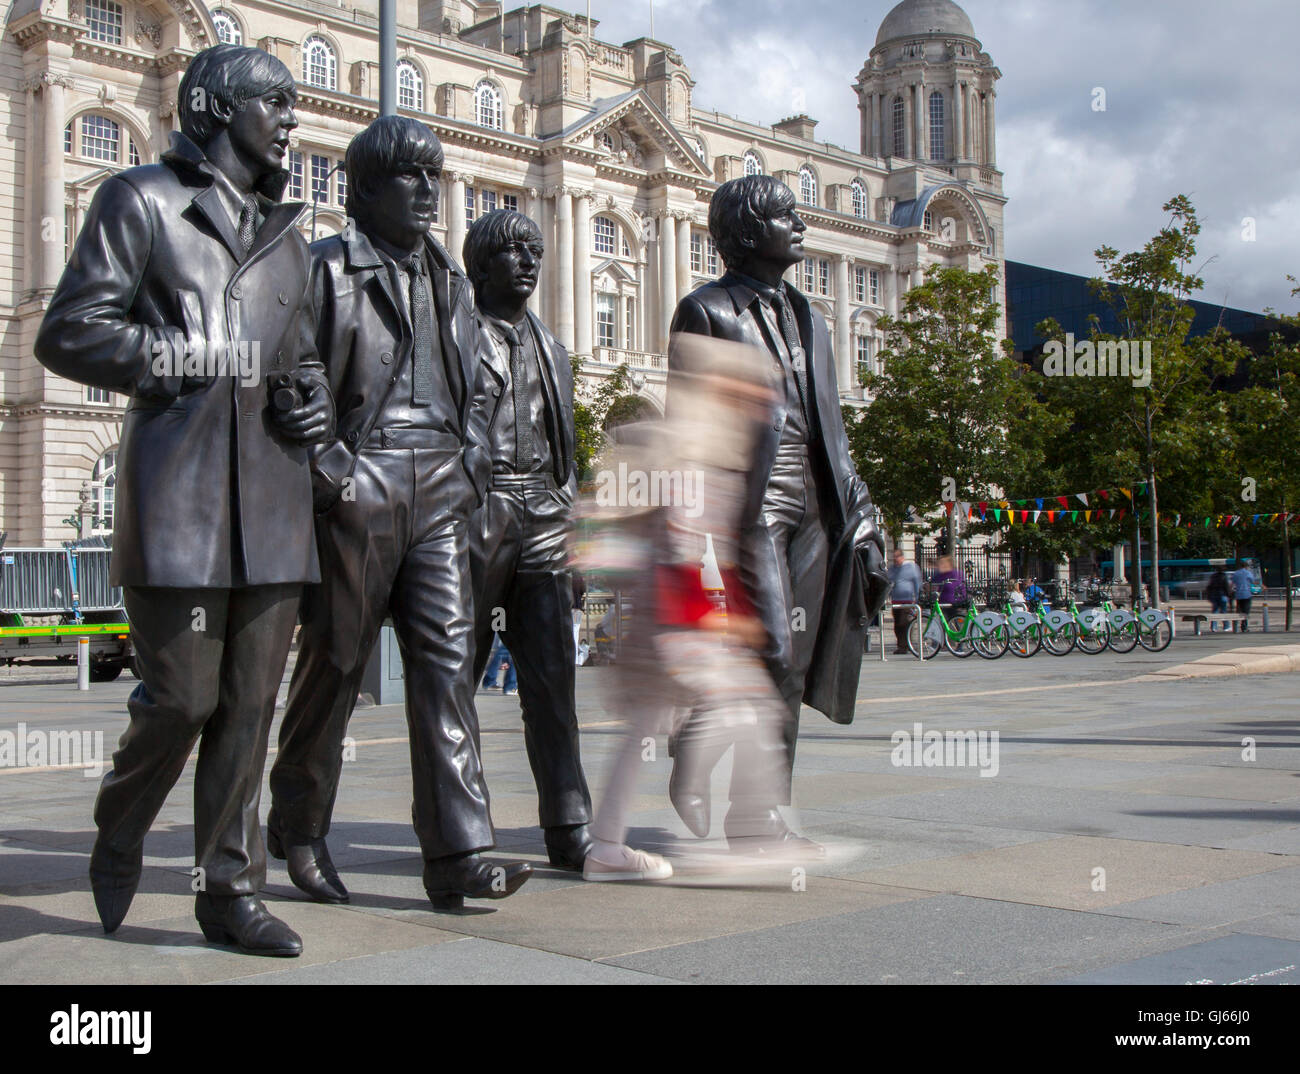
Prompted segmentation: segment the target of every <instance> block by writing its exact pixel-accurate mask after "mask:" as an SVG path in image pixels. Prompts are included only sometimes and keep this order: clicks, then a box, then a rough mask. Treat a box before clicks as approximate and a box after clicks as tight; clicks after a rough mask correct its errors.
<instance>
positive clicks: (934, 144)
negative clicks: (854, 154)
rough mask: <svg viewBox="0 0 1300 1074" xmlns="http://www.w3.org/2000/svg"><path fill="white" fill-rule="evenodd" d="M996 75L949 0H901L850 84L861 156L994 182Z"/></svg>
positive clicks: (968, 23) (996, 179)
mask: <svg viewBox="0 0 1300 1074" xmlns="http://www.w3.org/2000/svg"><path fill="white" fill-rule="evenodd" d="M1001 77H1002V72H1001V71H999V70H998V69H997V68H996V67H995V66H994V65H993V61H992V59H990V58H989V56H988V54H987V53H985V52H984V51H982V46H981V45H980V42H979V39H978V38H976V36H975V27H974V26H973V25H972V24H971V21H970V17H969V16H968V15H967V14H966V12H964V11H963V10H962V9H961V8H960V7H958V6H957V5H956V4H955V3H953V0H903V2H902V3H901V4H898V5H897V6H896V7H895V8H894V9H893V10H892V11H890V13H889V14H888V15H886V16H885V20H884V22H882V23H881V24H880V33H879V34H877V36H876V47H875V48H873V49H872V50H871V57H870V58H869V59H868V60H867V62H866V64H865V66H864V67H863V68H862V72H861V73H860V74H859V75H858V81H857V82H856V83H855V85H854V88H855V89H856V90H857V93H858V108H859V110H860V112H861V114H862V152H863V154H864V155H865V156H871V157H880V158H887V159H891V161H898V162H900V163H901V162H903V161H908V162H916V163H920V164H928V165H938V166H941V167H943V168H944V170H945V171H947V172H949V173H950V174H951V175H953V176H955V177H957V178H963V179H971V180H973V181H981V182H982V185H984V186H996V187H999V188H1000V186H1001V174H1000V173H999V172H997V153H996V149H995V147H996V144H997V128H996V122H995V118H994V101H995V99H996V97H997V90H996V88H995V84H996V82H997V80H998V79H999V78H1001Z"/></svg>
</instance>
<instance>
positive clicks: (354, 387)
mask: <svg viewBox="0 0 1300 1074" xmlns="http://www.w3.org/2000/svg"><path fill="white" fill-rule="evenodd" d="M424 255H425V264H426V265H427V266H428V272H429V278H430V281H431V284H432V287H431V289H432V291H433V308H434V313H435V316H436V317H437V322H438V332H439V336H440V339H441V343H442V349H443V352H444V353H445V355H446V356H447V358H448V363H449V364H450V365H451V367H452V368H453V369H455V368H459V371H460V377H459V379H460V384H459V385H453V391H455V392H457V393H458V394H457V402H458V404H459V417H460V429H461V436H462V439H463V440H465V442H466V448H465V459H464V466H465V470H466V472H467V473H468V474H469V477H470V480H471V481H473V483H474V487H475V490H476V491H477V492H478V496H479V499H480V500H481V499H482V497H483V495H484V493H485V490H486V487H487V474H488V470H489V468H490V460H488V458H487V453H486V452H485V451H484V450H483V449H482V447H481V446H480V443H479V441H477V440H475V439H474V438H473V437H472V435H471V433H472V432H473V430H474V429H476V428H477V427H478V425H477V422H476V421H475V420H474V418H473V417H472V415H471V410H472V408H473V407H474V405H475V391H474V388H475V381H476V379H477V378H478V377H479V375H480V372H479V354H480V352H481V351H483V350H484V349H486V348H487V347H488V346H489V344H488V343H487V342H486V341H484V340H482V339H481V338H480V335H479V326H478V321H477V319H476V317H475V315H474V292H473V289H472V288H471V287H470V285H469V281H468V280H467V279H466V278H465V274H464V273H463V272H461V270H460V268H459V267H458V266H457V265H456V262H455V261H454V260H453V259H452V257H451V255H450V254H449V253H448V252H447V250H446V249H445V248H444V247H443V246H442V244H441V243H439V242H438V241H437V240H436V239H434V238H433V236H432V235H426V236H425V246H424ZM311 256H312V283H311V294H312V298H311V306H312V310H313V316H314V317H315V319H316V341H317V344H318V348H319V351H320V353H321V354H322V355H324V356H325V360H326V362H327V369H326V375H327V376H328V378H329V384H330V390H331V392H332V393H333V395H334V405H335V413H336V422H337V436H336V437H335V438H334V439H332V440H327V441H325V442H324V443H322V444H318V445H316V446H315V447H313V448H312V452H311V455H312V471H313V472H312V479H313V481H314V482H315V484H316V488H317V508H318V510H323V509H324V508H326V507H328V506H329V504H330V503H332V502H333V499H334V498H336V497H337V496H338V494H339V491H340V485H341V483H342V481H343V479H344V478H345V477H347V476H348V474H349V473H351V469H352V459H353V455H354V454H355V452H356V450H357V448H358V447H359V446H360V444H361V443H362V442H363V440H364V439H365V434H366V432H367V430H368V429H369V428H370V426H371V425H372V424H373V422H374V419H375V418H376V417H377V415H378V413H379V412H380V409H381V408H382V407H383V404H384V399H385V397H386V396H387V394H388V388H389V385H390V383H392V382H393V381H394V380H395V378H396V377H397V376H398V373H399V371H400V370H401V369H402V367H403V365H404V364H405V363H406V362H409V361H410V360H411V347H412V345H413V344H414V335H413V332H412V329H411V319H410V316H409V315H408V314H407V313H406V306H405V304H404V303H403V300H402V296H401V295H398V294H395V293H394V292H393V285H392V281H391V279H390V278H389V274H388V268H387V266H386V265H385V264H384V261H383V259H382V258H381V257H380V255H379V253H378V252H377V251H376V250H375V247H374V244H373V243H371V241H370V240H369V239H368V238H367V237H366V235H365V233H364V232H362V231H361V230H360V229H359V228H357V227H356V225H355V224H353V225H352V226H351V227H349V228H348V229H347V230H345V231H344V232H343V233H341V234H339V235H334V236H331V237H330V238H327V239H320V240H319V241H317V242H314V243H312V246H311ZM385 356H387V360H386V361H385V360H384V359H385Z"/></svg>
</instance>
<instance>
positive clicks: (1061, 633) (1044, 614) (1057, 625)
mask: <svg viewBox="0 0 1300 1074" xmlns="http://www.w3.org/2000/svg"><path fill="white" fill-rule="evenodd" d="M1033 612H1034V615H1036V616H1037V617H1038V622H1039V625H1040V626H1041V628H1042V632H1043V648H1044V649H1046V650H1047V651H1048V652H1049V653H1051V654H1052V655H1053V656H1065V655H1066V654H1067V653H1070V652H1072V651H1073V650H1074V647H1075V645H1076V644H1077V643H1078V640H1079V624H1078V623H1076V622H1075V621H1074V616H1072V615H1071V614H1070V613H1069V612H1067V611H1063V610H1062V609H1060V608H1052V609H1050V610H1049V609H1048V608H1046V607H1044V605H1043V602H1042V601H1041V600H1040V601H1035V602H1034V603H1033Z"/></svg>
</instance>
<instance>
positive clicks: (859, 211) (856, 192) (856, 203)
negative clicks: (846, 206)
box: [850, 179, 868, 220]
mask: <svg viewBox="0 0 1300 1074" xmlns="http://www.w3.org/2000/svg"><path fill="white" fill-rule="evenodd" d="M850 186H851V189H852V191H853V215H854V216H856V217H857V218H858V219H859V220H865V219H866V218H867V200H868V199H867V184H866V183H864V182H863V181H862V180H861V179H854V180H853V182H852V184H850Z"/></svg>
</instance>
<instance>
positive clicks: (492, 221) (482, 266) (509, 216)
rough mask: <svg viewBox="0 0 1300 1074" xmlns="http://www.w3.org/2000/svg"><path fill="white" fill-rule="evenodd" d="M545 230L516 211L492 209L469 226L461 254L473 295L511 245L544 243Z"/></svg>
mask: <svg viewBox="0 0 1300 1074" xmlns="http://www.w3.org/2000/svg"><path fill="white" fill-rule="evenodd" d="M542 241H543V240H542V229H541V228H539V227H538V226H537V224H536V223H534V222H533V220H532V219H531V218H530V217H527V216H525V215H524V214H523V213H517V212H515V211H514V210H513V209H493V210H492V212H490V213H484V214H483V215H482V216H480V217H479V218H478V219H477V220H475V221H474V223H473V224H471V225H470V229H469V234H467V235H466V236H465V245H464V247H463V248H462V250H461V260H462V261H463V262H464V264H465V275H466V276H468V277H469V279H470V283H472V284H473V285H474V293H475V295H477V294H478V292H479V288H480V287H481V286H482V284H483V281H484V280H485V279H486V278H487V265H488V262H489V261H490V260H492V258H493V257H494V256H495V255H496V254H498V253H499V252H500V251H501V250H503V249H505V247H507V246H509V245H510V244H511V243H512V242H538V243H540V242H542Z"/></svg>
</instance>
